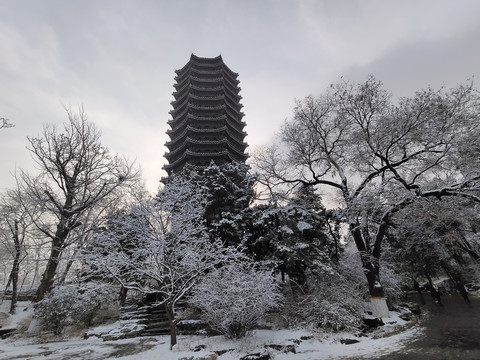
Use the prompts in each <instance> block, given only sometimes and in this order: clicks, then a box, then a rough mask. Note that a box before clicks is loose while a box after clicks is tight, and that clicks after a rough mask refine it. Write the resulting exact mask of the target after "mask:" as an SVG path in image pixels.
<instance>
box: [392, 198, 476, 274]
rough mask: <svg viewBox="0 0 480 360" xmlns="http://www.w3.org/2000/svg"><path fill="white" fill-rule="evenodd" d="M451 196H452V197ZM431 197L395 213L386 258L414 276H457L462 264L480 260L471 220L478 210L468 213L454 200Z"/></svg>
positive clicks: (463, 203)
mask: <svg viewBox="0 0 480 360" xmlns="http://www.w3.org/2000/svg"><path fill="white" fill-rule="evenodd" d="M449 200H450V199H449ZM449 200H444V201H438V200H433V199H429V200H428V201H427V200H423V201H417V202H416V203H415V204H413V205H412V206H410V207H409V211H408V212H407V211H405V212H401V213H398V214H396V216H394V217H393V219H392V227H391V229H390V230H389V231H388V233H387V238H386V239H387V241H386V244H385V245H386V246H385V253H384V256H385V260H386V261H389V262H390V263H392V264H393V265H395V267H396V268H397V269H398V270H399V271H400V272H403V273H405V274H407V275H409V276H410V277H411V278H416V277H421V278H426V279H428V280H429V281H430V282H432V279H433V278H434V277H438V276H439V275H441V274H447V275H448V276H450V277H451V278H452V279H454V280H455V278H456V277H458V276H459V273H461V272H462V270H461V269H462V268H463V267H465V266H467V265H468V264H470V263H472V262H473V263H475V262H477V261H478V258H479V256H478V253H479V249H480V243H479V241H478V238H476V236H475V235H476V234H475V233H473V232H472V230H471V229H470V228H469V223H470V222H472V221H473V220H474V218H475V217H477V218H478V214H477V215H475V214H472V213H471V212H470V211H468V213H469V214H470V216H468V217H467V216H466V213H465V208H466V207H468V205H471V204H469V201H462V204H461V205H462V206H461V207H458V206H455V207H453V208H452V207H451V206H454V205H456V204H455V202H452V201H449Z"/></svg>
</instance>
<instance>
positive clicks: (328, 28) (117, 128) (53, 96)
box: [0, 0, 480, 191]
mask: <svg viewBox="0 0 480 360" xmlns="http://www.w3.org/2000/svg"><path fill="white" fill-rule="evenodd" d="M479 14H480V1H477V0H471V1H468V0H451V1H442V0H428V1H427V0H424V1H422V0H413V1H408V0H397V1H389V0H377V1H374V0H357V1H354V0H352V1H348V0H344V1H336V0H330V1H326V0H325V1H320V0H318V1H314V0H311V1H309V0H298V1H294V0H243V1H240V0H196V1H194V0H175V1H174V0H171V1H166V0H165V1H162V0H156V1H153V0H152V1H148V0H136V1H134V0H131V1H122V0H111V1H108V0H91V1H90V0H77V1H75V0H69V1H66V0H30V1H26V0H0V117H5V118H8V119H9V120H10V122H12V123H14V124H15V127H14V128H10V129H2V130H0V164H1V166H0V190H1V189H2V188H9V187H12V186H13V180H12V175H11V174H12V173H13V172H14V171H15V168H23V169H30V168H31V166H32V160H31V158H30V155H29V153H28V151H27V150H26V146H27V139H26V137H27V136H36V135H39V134H40V132H41V130H42V126H43V124H45V123H54V124H58V125H61V124H62V123H63V122H65V120H66V114H65V111H64V109H63V105H70V106H72V107H74V108H75V107H77V106H78V105H83V106H84V108H85V111H86V112H87V114H88V117H89V120H90V121H92V122H94V123H95V124H96V125H97V126H98V127H99V128H100V130H101V131H102V133H103V137H102V139H103V143H104V145H106V146H108V148H109V149H110V151H111V152H113V153H118V154H122V155H124V156H126V157H128V158H130V159H132V160H134V159H136V162H137V163H138V165H140V166H141V168H142V170H143V176H144V178H145V181H146V184H147V187H148V189H149V190H151V191H155V190H156V189H157V187H158V182H159V180H160V178H161V177H162V176H165V175H166V174H165V173H164V172H163V170H162V166H163V164H164V163H165V159H164V157H163V154H164V153H165V151H166V148H165V147H164V143H165V142H166V141H167V140H168V138H167V136H166V134H165V132H166V130H167V129H168V126H167V120H168V119H170V115H169V113H168V112H169V111H170V110H171V105H170V102H171V101H172V100H173V97H172V95H171V94H172V92H173V90H174V88H173V85H174V76H175V73H174V70H175V69H180V68H182V67H183V66H184V65H185V63H186V62H187V61H188V59H189V58H190V54H191V53H194V54H196V55H198V56H201V57H215V56H217V55H219V54H221V55H222V57H223V59H224V61H225V63H226V64H227V65H228V66H229V67H230V68H231V69H232V70H233V71H235V72H238V73H239V80H240V87H241V89H242V90H241V93H240V94H241V95H242V96H243V99H242V104H243V105H244V108H243V111H244V113H245V118H244V120H245V122H246V123H247V126H246V131H247V133H248V136H247V138H246V141H247V142H248V143H249V145H250V148H252V147H254V146H255V145H261V144H265V143H268V142H269V141H270V140H271V139H272V136H273V135H274V134H275V133H276V132H278V131H279V129H280V126H281V124H282V123H283V121H284V120H285V119H287V118H289V117H290V116H291V114H292V108H293V106H294V99H295V98H303V97H305V96H306V95H309V94H314V95H315V94H320V93H322V92H323V91H324V90H325V89H326V88H327V87H328V86H329V84H331V83H333V82H337V81H339V80H340V77H342V76H343V77H345V78H347V79H351V80H354V81H362V80H365V79H366V77H367V76H368V75H369V74H373V75H374V76H375V77H377V78H378V79H379V80H382V81H383V83H384V84H385V87H386V88H387V89H389V90H391V91H392V93H393V95H394V96H408V95H412V94H413V92H414V91H415V90H419V89H421V88H424V87H426V86H428V85H431V86H433V87H435V88H437V87H439V86H442V85H445V86H446V87H452V86H455V85H456V84H458V83H464V82H465V81H467V79H469V78H472V77H476V79H477V80H476V86H477V87H479V86H478V81H479V80H478V79H479V78H480V76H479V75H480V40H479V39H480V15H479Z"/></svg>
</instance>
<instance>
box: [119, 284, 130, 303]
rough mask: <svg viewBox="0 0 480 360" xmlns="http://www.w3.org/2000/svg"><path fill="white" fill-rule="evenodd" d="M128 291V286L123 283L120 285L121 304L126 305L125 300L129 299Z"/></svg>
mask: <svg viewBox="0 0 480 360" xmlns="http://www.w3.org/2000/svg"><path fill="white" fill-rule="evenodd" d="M127 293H128V288H126V287H124V286H123V285H122V286H121V287H120V295H119V300H120V306H125V302H126V301H127Z"/></svg>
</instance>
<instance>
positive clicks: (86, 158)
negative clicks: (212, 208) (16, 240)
mask: <svg viewBox="0 0 480 360" xmlns="http://www.w3.org/2000/svg"><path fill="white" fill-rule="evenodd" d="M67 115H68V122H67V123H65V124H64V126H63V129H62V130H61V131H60V130H59V129H58V128H57V127H56V126H53V125H45V126H44V129H43V133H42V134H41V135H40V136H39V137H29V138H28V141H29V144H30V145H29V147H28V150H29V151H30V152H31V155H32V158H33V160H34V162H35V164H36V167H37V170H38V173H37V174H35V175H32V174H29V173H27V172H24V171H22V172H21V173H20V175H19V176H17V182H18V186H19V188H20V190H21V191H22V193H23V194H24V197H23V199H22V201H23V205H24V207H25V209H28V211H29V213H30V216H31V219H32V220H33V222H34V224H35V226H36V228H37V229H38V230H39V231H41V232H42V233H43V234H44V235H45V236H46V237H47V238H49V239H50V240H51V248H50V255H49V257H48V261H47V265H46V269H45V272H44V274H43V277H42V280H41V283H40V286H39V288H38V291H37V294H36V301H40V300H41V299H42V298H43V297H44V296H45V294H46V293H47V292H48V291H50V289H51V288H52V286H53V283H54V279H55V275H56V272H57V268H58V265H59V262H60V259H61V257H62V253H63V251H64V250H65V248H66V247H68V246H69V245H71V243H72V240H74V237H73V235H74V234H75V232H74V230H75V229H77V228H79V227H80V226H81V225H82V224H84V223H85V221H87V214H89V213H90V212H91V211H92V209H102V208H105V207H107V206H108V205H109V203H110V202H111V199H112V198H115V197H118V196H121V195H122V192H124V191H125V190H126V189H128V188H129V187H130V186H132V185H133V184H134V183H135V182H136V181H137V180H138V171H137V170H136V169H135V168H134V166H133V164H132V163H129V162H128V161H126V160H125V159H122V158H120V157H118V156H112V155H110V153H109V151H108V149H107V148H106V147H105V146H103V145H102V144H101V142H100V132H99V130H98V129H97V128H96V127H95V125H94V124H93V123H91V122H89V121H88V120H87V116H86V114H85V112H84V111H83V109H82V108H80V109H79V112H78V114H74V113H73V112H72V111H70V110H68V109H67ZM35 214H40V215H39V216H36V215H35Z"/></svg>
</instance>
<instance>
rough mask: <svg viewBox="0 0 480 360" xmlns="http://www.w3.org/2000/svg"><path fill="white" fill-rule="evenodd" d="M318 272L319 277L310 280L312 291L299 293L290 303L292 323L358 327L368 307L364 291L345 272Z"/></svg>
mask: <svg viewBox="0 0 480 360" xmlns="http://www.w3.org/2000/svg"><path fill="white" fill-rule="evenodd" d="M317 276H318V274H316V276H315V277H316V278H317V281H315V283H314V284H310V286H309V289H310V290H309V292H308V293H306V294H303V295H300V296H298V298H297V299H296V301H295V304H294V305H292V306H291V307H290V309H289V314H288V317H289V320H290V323H291V324H292V325H297V326H307V327H313V328H321V329H324V330H329V331H334V332H337V331H341V330H352V329H355V328H357V327H358V326H359V325H360V323H361V319H362V313H363V307H364V300H363V298H362V295H361V293H359V292H358V291H357V289H355V286H353V285H354V284H351V283H350V281H349V279H346V278H345V277H343V276H342V275H341V274H338V273H324V274H322V275H321V277H319V278H318V277H317Z"/></svg>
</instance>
